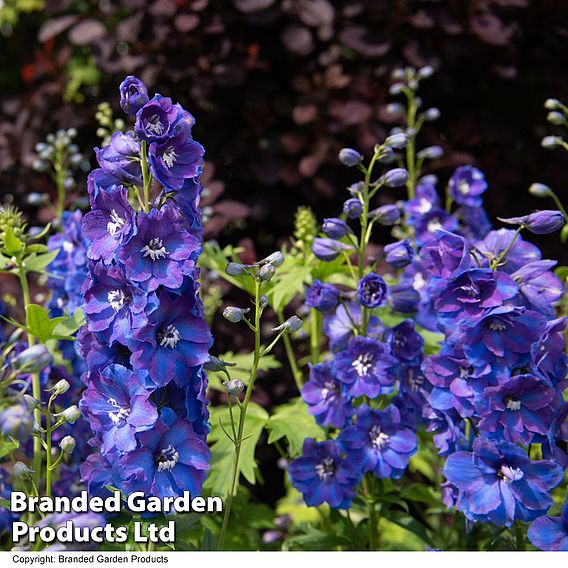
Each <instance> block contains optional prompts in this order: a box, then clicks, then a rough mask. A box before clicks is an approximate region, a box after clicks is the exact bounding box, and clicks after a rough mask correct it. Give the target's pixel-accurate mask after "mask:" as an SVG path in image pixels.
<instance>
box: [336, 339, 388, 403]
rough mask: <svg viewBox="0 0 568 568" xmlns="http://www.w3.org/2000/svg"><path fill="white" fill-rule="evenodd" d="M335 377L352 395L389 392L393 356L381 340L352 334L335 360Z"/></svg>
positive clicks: (373, 394)
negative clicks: (345, 347) (344, 348)
mask: <svg viewBox="0 0 568 568" xmlns="http://www.w3.org/2000/svg"><path fill="white" fill-rule="evenodd" d="M334 364H335V367H336V369H337V377H338V378H339V379H340V380H341V382H343V383H344V384H345V385H346V386H347V392H348V393H349V394H350V395H351V396H353V397H357V396H362V395H365V396H368V397H370V398H375V397H376V396H377V395H379V394H388V393H390V392H392V391H393V388H394V376H393V373H392V370H393V368H394V367H395V365H396V359H395V358H394V357H393V356H392V355H391V354H390V353H389V352H388V349H387V347H386V346H385V344H384V343H381V342H379V341H377V340H376V339H372V338H370V337H353V338H352V339H351V340H350V341H349V344H348V346H347V349H346V350H345V351H342V352H340V353H337V355H336V356H335V359H334Z"/></svg>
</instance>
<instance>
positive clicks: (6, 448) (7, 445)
mask: <svg viewBox="0 0 568 568" xmlns="http://www.w3.org/2000/svg"><path fill="white" fill-rule="evenodd" d="M19 447H20V444H19V442H18V441H17V440H14V439H13V438H10V439H9V440H5V439H2V440H0V459H2V458H3V457H5V456H7V455H8V454H10V453H12V452H13V451H14V450H17V449H18V448H19Z"/></svg>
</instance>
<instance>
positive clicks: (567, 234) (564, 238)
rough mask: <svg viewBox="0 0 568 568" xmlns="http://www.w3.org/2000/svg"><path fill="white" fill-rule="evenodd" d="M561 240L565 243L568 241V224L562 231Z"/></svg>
mask: <svg viewBox="0 0 568 568" xmlns="http://www.w3.org/2000/svg"><path fill="white" fill-rule="evenodd" d="M560 240H561V241H562V242H563V243H565V242H566V241H567V240H568V223H566V224H565V225H564V227H562V230H561V231H560Z"/></svg>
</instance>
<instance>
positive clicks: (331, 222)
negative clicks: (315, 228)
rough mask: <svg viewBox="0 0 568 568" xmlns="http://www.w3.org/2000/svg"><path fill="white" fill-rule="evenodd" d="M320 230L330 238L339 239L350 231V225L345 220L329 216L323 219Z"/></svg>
mask: <svg viewBox="0 0 568 568" xmlns="http://www.w3.org/2000/svg"><path fill="white" fill-rule="evenodd" d="M322 231H323V232H324V233H325V235H326V236H327V237H329V238H330V239H335V240H339V239H341V238H343V237H344V236H345V235H347V234H348V233H352V232H353V231H352V230H351V227H349V225H347V223H346V222H345V221H342V220H341V219H338V218H336V217H331V218H328V219H324V220H323V226H322Z"/></svg>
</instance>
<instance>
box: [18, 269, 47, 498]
mask: <svg viewBox="0 0 568 568" xmlns="http://www.w3.org/2000/svg"><path fill="white" fill-rule="evenodd" d="M19 278H20V286H21V288H22V297H23V300H24V310H25V313H26V314H27V308H28V306H29V305H30V304H31V300H30V288H29V285H28V279H27V276H26V272H25V271H24V269H23V268H22V267H21V266H20V271H19ZM28 345H29V346H30V347H33V346H34V345H35V337H34V336H33V335H32V334H31V333H28ZM32 396H33V397H34V398H35V399H36V400H39V401H41V383H40V380H39V373H34V374H33V375H32ZM34 421H35V422H36V424H38V425H39V426H41V411H40V410H39V408H36V409H35V410H34ZM41 461H42V455H41V440H40V438H39V436H34V459H33V474H34V475H33V481H34V484H35V486H36V488H37V490H38V491H39V486H40V480H41ZM38 495H39V493H38Z"/></svg>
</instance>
